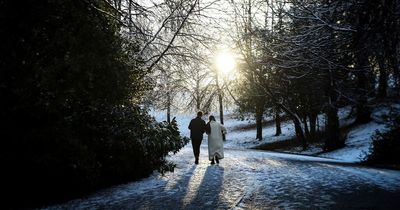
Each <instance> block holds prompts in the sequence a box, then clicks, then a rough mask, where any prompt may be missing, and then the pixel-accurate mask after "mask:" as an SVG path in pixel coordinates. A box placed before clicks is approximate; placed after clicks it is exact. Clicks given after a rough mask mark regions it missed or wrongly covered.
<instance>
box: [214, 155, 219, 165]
mask: <svg viewBox="0 0 400 210" xmlns="http://www.w3.org/2000/svg"><path fill="white" fill-rule="evenodd" d="M215 162H217V164H219V159H218V157H217V156H215Z"/></svg>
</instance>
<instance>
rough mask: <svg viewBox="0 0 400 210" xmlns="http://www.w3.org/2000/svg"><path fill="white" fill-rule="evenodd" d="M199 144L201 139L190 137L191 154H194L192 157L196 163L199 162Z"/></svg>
mask: <svg viewBox="0 0 400 210" xmlns="http://www.w3.org/2000/svg"><path fill="white" fill-rule="evenodd" d="M200 144H201V140H199V139H192V147H193V154H194V158H195V163H196V164H198V163H199V156H200Z"/></svg>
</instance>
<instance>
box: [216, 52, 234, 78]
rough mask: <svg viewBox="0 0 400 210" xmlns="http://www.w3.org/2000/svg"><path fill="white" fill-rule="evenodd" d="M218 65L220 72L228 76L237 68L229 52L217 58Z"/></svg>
mask: <svg viewBox="0 0 400 210" xmlns="http://www.w3.org/2000/svg"><path fill="white" fill-rule="evenodd" d="M216 64H217V68H218V71H219V72H221V73H224V74H228V73H229V72H231V71H232V70H233V69H234V68H235V60H234V58H233V56H232V54H230V53H229V52H224V53H220V54H219V55H218V56H217V57H216Z"/></svg>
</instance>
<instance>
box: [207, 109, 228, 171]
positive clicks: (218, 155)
mask: <svg viewBox="0 0 400 210" xmlns="http://www.w3.org/2000/svg"><path fill="white" fill-rule="evenodd" d="M209 120H210V121H209V122H208V123H207V125H206V133H207V135H208V159H209V160H210V161H211V164H215V162H217V163H219V160H220V159H222V158H224V142H223V138H222V135H223V134H226V128H225V127H224V126H223V125H221V124H220V123H218V122H216V121H215V117H214V116H212V115H210V117H209ZM214 160H215V162H214Z"/></svg>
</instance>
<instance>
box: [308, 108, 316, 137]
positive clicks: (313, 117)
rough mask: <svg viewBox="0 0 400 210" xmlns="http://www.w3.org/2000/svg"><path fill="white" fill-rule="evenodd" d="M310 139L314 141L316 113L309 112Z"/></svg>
mask: <svg viewBox="0 0 400 210" xmlns="http://www.w3.org/2000/svg"><path fill="white" fill-rule="evenodd" d="M309 117H310V141H315V140H316V137H317V132H316V130H317V117H318V114H316V113H311V114H310V116H309Z"/></svg>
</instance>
